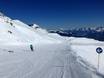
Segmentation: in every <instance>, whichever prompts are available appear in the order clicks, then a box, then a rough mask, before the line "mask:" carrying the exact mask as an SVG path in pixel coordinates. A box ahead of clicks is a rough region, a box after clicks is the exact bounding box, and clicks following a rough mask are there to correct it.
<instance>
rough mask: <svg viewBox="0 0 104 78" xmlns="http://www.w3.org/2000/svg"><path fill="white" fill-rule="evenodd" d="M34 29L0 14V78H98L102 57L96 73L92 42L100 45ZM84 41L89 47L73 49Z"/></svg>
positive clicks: (84, 39)
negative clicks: (32, 49) (31, 47)
mask: <svg viewBox="0 0 104 78" xmlns="http://www.w3.org/2000/svg"><path fill="white" fill-rule="evenodd" d="M34 27H37V25H35V24H34ZM34 27H29V26H28V25H27V24H25V23H23V22H21V21H19V20H12V19H10V18H9V17H6V16H4V15H2V14H1V16H0V32H1V33H0V78H102V76H103V75H104V71H103V68H104V67H103V66H104V63H103V62H102V61H103V58H104V56H103V54H102V55H101V58H100V61H101V62H100V63H101V65H100V69H99V71H96V68H97V67H96V66H97V64H96V61H95V60H97V54H96V52H95V48H96V47H97V46H96V45H93V43H94V44H95V43H96V44H98V43H100V44H103V42H99V41H95V40H91V39H86V38H83V39H81V38H68V37H62V36H60V35H58V34H55V33H48V32H47V31H46V30H45V29H42V28H40V27H39V28H34ZM85 41H86V42H87V43H86V44H87V45H88V44H89V43H92V45H90V46H87V47H86V45H84V46H77V45H78V44H79V43H80V42H81V43H82V44H83V43H84V42H85ZM31 44H32V45H33V48H34V51H33V52H32V51H31V49H30V45H31ZM73 44H75V45H73ZM76 44H77V45H76ZM101 47H102V48H103V46H101ZM87 48H88V49H87ZM90 51H91V52H90ZM79 71H80V72H79Z"/></svg>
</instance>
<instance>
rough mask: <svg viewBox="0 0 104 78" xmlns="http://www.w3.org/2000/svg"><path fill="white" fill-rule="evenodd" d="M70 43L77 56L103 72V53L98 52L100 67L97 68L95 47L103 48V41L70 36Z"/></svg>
mask: <svg viewBox="0 0 104 78" xmlns="http://www.w3.org/2000/svg"><path fill="white" fill-rule="evenodd" d="M70 45H71V48H72V50H73V51H75V52H76V53H77V55H78V56H80V57H81V58H83V59H84V60H86V61H87V62H88V63H89V64H91V65H92V66H93V67H94V68H95V69H96V70H97V71H98V72H100V73H102V74H104V62H103V60H104V53H102V54H100V67H99V69H98V54H97V52H96V48H98V47H101V48H102V49H103V50H104V42H100V41H96V40H93V39H87V38H70Z"/></svg>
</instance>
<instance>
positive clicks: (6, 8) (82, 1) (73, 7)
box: [0, 0, 104, 29]
mask: <svg viewBox="0 0 104 78" xmlns="http://www.w3.org/2000/svg"><path fill="white" fill-rule="evenodd" d="M0 10H1V11H2V12H3V13H4V14H6V15H7V16H9V17H11V18H13V19H19V20H21V21H23V22H25V23H28V24H31V23H37V24H39V25H41V27H44V28H52V29H55V28H60V27H61V28H70V27H80V26H84V25H86V26H87V24H90V25H93V24H94V25H96V26H97V25H99V24H104V0H0ZM90 25H89V26H90Z"/></svg>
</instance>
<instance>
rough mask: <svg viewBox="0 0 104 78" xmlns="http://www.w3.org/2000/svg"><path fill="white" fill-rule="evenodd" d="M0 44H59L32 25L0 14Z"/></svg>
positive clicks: (46, 33) (42, 30) (45, 32)
mask: <svg viewBox="0 0 104 78" xmlns="http://www.w3.org/2000/svg"><path fill="white" fill-rule="evenodd" d="M0 31H1V33H0V42H1V43H6V44H7V43H16V44H17V43H31V42H32V43H39V42H43V43H45V42H47V43H48V42H49V43H53V42H60V41H59V40H58V41H57V40H56V39H55V38H52V37H51V36H49V35H50V34H49V33H48V32H47V31H46V30H45V29H42V28H39V26H38V27H37V25H36V24H34V25H33V26H32V27H30V26H28V25H27V24H25V23H23V22H21V21H19V20H12V19H10V18H9V17H7V16H5V15H4V14H2V13H0Z"/></svg>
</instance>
